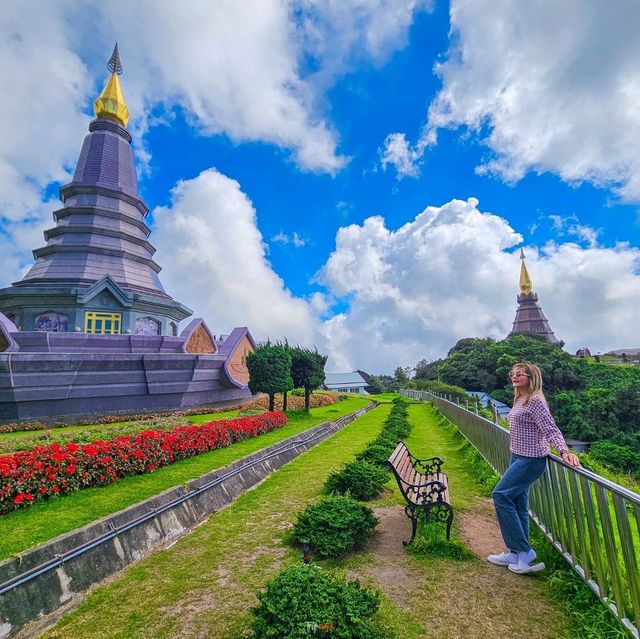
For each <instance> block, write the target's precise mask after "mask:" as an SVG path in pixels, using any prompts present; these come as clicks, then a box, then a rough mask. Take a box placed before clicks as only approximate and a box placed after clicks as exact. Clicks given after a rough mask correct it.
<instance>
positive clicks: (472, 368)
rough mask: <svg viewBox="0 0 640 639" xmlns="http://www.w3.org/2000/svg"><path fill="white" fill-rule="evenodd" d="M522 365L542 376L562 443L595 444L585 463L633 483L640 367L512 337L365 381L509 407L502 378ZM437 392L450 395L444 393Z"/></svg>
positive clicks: (638, 446)
mask: <svg viewBox="0 0 640 639" xmlns="http://www.w3.org/2000/svg"><path fill="white" fill-rule="evenodd" d="M522 361H526V362H531V363H534V364H537V365H538V366H539V367H540V369H541V370H542V375H543V378H544V392H545V395H546V397H547V400H548V402H549V406H550V408H551V411H552V412H553V415H554V417H555V419H556V421H557V423H558V426H559V427H560V428H561V429H562V431H563V432H564V434H565V435H566V436H567V437H571V438H575V439H579V440H583V441H587V442H597V445H596V444H595V443H594V444H593V445H592V446H591V449H590V454H591V455H592V456H594V457H597V458H599V461H602V462H603V463H605V464H607V463H608V465H613V467H614V468H616V470H623V471H625V472H631V473H632V474H635V475H637V476H638V477H640V366H633V365H628V366H624V365H613V364H605V363H600V362H598V361H596V360H595V358H594V359H589V358H581V357H574V356H573V355H570V354H569V353H567V352H566V351H563V350H562V349H561V348H558V347H557V346H553V345H552V344H549V343H548V342H546V341H545V340H544V339H542V338H539V337H536V336H529V335H514V336H512V337H509V338H507V339H504V340H501V341H496V340H493V339H491V338H489V337H486V338H471V337H468V338H464V339H461V340H459V341H458V342H457V343H456V344H455V345H454V346H453V347H452V348H451V349H450V350H449V352H448V353H447V356H446V357H445V358H443V359H437V360H434V361H427V360H425V359H423V360H421V361H419V362H418V363H417V364H416V365H415V366H414V367H413V368H409V369H407V368H401V367H398V368H396V370H395V373H394V375H393V377H391V376H388V377H387V378H386V379H385V378H375V377H373V376H372V378H373V379H372V381H373V384H375V383H378V384H380V385H381V386H384V385H385V383H386V384H388V386H387V387H386V388H385V390H391V388H389V386H391V387H394V388H393V389H394V390H395V388H397V387H398V386H400V387H402V386H404V387H409V388H411V387H413V388H417V389H419V390H437V388H436V386H437V385H441V386H440V389H441V390H442V392H448V393H451V394H454V395H455V394H458V393H459V392H461V391H462V389H466V390H467V391H484V392H486V393H489V394H490V395H491V397H493V398H494V399H496V400H498V401H501V402H504V403H505V404H509V405H511V403H512V402H513V389H512V386H511V383H510V381H509V377H508V373H509V371H510V370H511V367H512V366H513V365H514V364H515V363H517V362H522ZM361 374H362V372H361ZM365 375H366V374H363V377H365V379H367V377H366V376H365ZM367 381H368V383H369V384H372V382H371V381H369V380H367ZM444 385H447V386H448V387H457V390H456V391H451V390H446V389H445V388H444ZM613 460H615V464H613Z"/></svg>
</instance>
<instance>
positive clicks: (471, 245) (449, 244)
mask: <svg viewBox="0 0 640 639" xmlns="http://www.w3.org/2000/svg"><path fill="white" fill-rule="evenodd" d="M520 242H522V236H521V235H520V234H519V233H518V232H516V230H514V229H513V228H512V227H511V226H510V224H509V223H508V222H507V221H506V220H505V219H503V218H501V217H498V216H496V215H493V214H491V213H487V212H482V211H480V210H479V208H478V201H477V200H476V199H474V198H470V199H469V200H467V201H461V200H452V201H451V202H448V203H447V204H445V205H443V206H441V207H435V206H430V207H427V208H426V209H425V210H424V211H423V212H422V213H420V214H419V215H418V216H417V217H416V218H415V219H414V220H412V221H410V222H408V223H407V224H405V225H404V226H402V227H400V228H399V229H397V230H390V229H388V228H387V227H386V224H385V220H384V219H383V218H382V217H377V216H376V217H371V218H368V219H367V220H365V221H364V223H363V224H362V225H356V224H353V225H350V226H347V227H343V228H341V229H340V230H339V232H338V234H337V237H336V248H335V251H334V252H333V253H332V254H331V256H330V258H329V260H328V261H327V263H326V265H325V267H324V269H323V271H322V273H321V275H320V279H321V281H323V282H324V283H325V285H326V286H327V287H328V289H329V292H330V294H332V295H334V296H335V297H336V298H338V299H347V300H349V308H348V310H346V311H343V312H341V313H339V314H337V315H334V316H333V317H331V318H329V319H328V320H327V321H326V322H325V323H324V325H323V331H324V333H325V335H326V337H327V344H328V348H329V349H330V352H331V354H332V357H333V358H334V360H333V361H335V362H337V363H338V367H339V368H341V369H344V370H351V369H352V368H353V367H355V366H357V367H359V368H363V369H365V370H369V371H372V372H388V371H390V370H393V368H395V366H397V365H401V366H407V365H409V366H410V365H412V364H415V363H416V362H418V361H419V360H420V359H422V358H424V357H426V358H428V359H435V358H437V357H441V356H443V355H444V354H445V353H446V351H447V350H448V349H449V348H450V347H451V346H453V344H454V343H455V342H456V341H457V340H458V339H460V338H462V337H474V336H475V337H483V336H487V335H489V336H492V337H494V338H496V339H502V338H504V337H506V335H507V334H508V332H509V331H510V330H511V326H512V322H513V318H514V316H515V310H516V306H517V304H516V295H517V293H518V277H519V259H518V258H519V252H518V251H514V250H513V249H514V247H516V246H517V245H518V244H519V243H520ZM526 253H527V264H528V267H529V271H530V272H531V275H532V277H533V282H534V289H535V290H536V291H537V292H538V294H539V296H540V303H541V305H542V307H543V310H544V311H545V313H546V315H547V317H548V319H549V320H550V322H551V326H552V328H553V329H554V331H555V332H556V335H557V336H558V337H559V338H560V339H563V340H565V342H566V343H567V348H568V349H569V350H573V351H575V350H576V349H577V348H578V347H580V346H583V345H588V346H590V347H591V348H592V349H594V350H601V351H605V350H608V349H611V348H615V347H616V346H618V345H620V344H626V345H627V346H629V345H630V344H633V343H635V342H636V341H637V328H636V322H635V321H634V319H633V318H634V317H635V316H636V314H637V308H638V306H639V304H640V275H639V273H638V271H639V268H640V250H639V249H637V248H633V247H630V246H629V245H626V244H620V245H618V246H616V247H613V248H602V247H597V246H591V247H587V248H583V247H581V246H579V245H577V244H574V243H564V244H548V245H546V246H544V247H541V248H536V247H527V249H526Z"/></svg>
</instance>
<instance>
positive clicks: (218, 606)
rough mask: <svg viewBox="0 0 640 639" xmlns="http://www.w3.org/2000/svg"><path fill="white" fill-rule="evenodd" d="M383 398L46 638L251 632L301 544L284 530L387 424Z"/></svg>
mask: <svg viewBox="0 0 640 639" xmlns="http://www.w3.org/2000/svg"><path fill="white" fill-rule="evenodd" d="M390 409H391V407H390V406H387V405H385V406H380V407H378V408H376V409H375V410H373V411H371V412H369V413H367V414H366V415H364V416H363V417H360V418H359V419H357V420H356V421H354V422H352V423H351V424H349V425H348V426H346V427H345V428H344V429H343V430H341V431H340V432H338V433H336V435H334V436H333V437H331V438H329V439H328V440H326V441H325V442H322V443H321V444H319V445H318V446H316V447H315V448H313V449H312V450H311V451H309V452H307V453H305V454H303V455H301V456H300V457H298V458H297V459H295V460H293V461H291V462H290V463H288V464H287V465H285V466H284V467H283V468H281V469H280V470H278V471H276V472H274V473H273V474H272V475H271V476H270V477H269V478H267V479H266V480H265V481H264V482H263V483H262V484H260V485H259V486H258V487H256V488H255V489H254V490H251V491H248V492H246V493H245V494H243V495H241V496H240V497H239V498H238V499H237V500H236V501H235V502H234V503H233V504H232V505H230V506H229V507H227V508H226V509H224V510H222V511H220V512H218V513H216V514H215V515H213V516H212V517H211V518H210V519H209V520H208V521H207V522H206V523H205V524H203V525H202V526H200V527H199V528H197V529H196V530H194V531H193V532H191V533H190V534H189V535H186V536H185V537H183V538H182V539H181V540H180V541H178V543H177V544H176V545H175V546H173V547H171V548H169V549H167V550H165V551H162V552H158V553H155V554H154V555H152V556H150V557H148V558H147V559H145V560H143V561H141V562H140V563H139V564H138V565H136V566H134V567H132V568H130V569H129V570H127V571H126V572H125V573H124V575H123V576H122V577H121V578H119V579H117V580H116V581H114V582H112V583H110V584H108V585H105V586H102V587H100V588H98V589H96V590H95V591H94V592H93V593H92V594H91V595H89V596H88V597H87V598H86V599H85V601H84V602H83V603H82V604H81V606H80V607H79V608H78V609H77V610H76V611H74V612H72V613H70V614H69V615H67V616H65V617H64V618H63V619H62V621H61V622H60V623H59V624H58V626H56V627H55V628H54V629H53V630H51V631H50V632H49V633H48V634H47V635H46V637H50V638H62V637H73V638H74V639H82V638H91V637H96V638H100V639H107V638H109V637H118V638H120V637H122V638H124V637H126V638H131V639H135V638H137V637H144V638H147V637H154V638H162V637H221V638H222V637H224V638H225V639H232V638H239V637H246V636H247V631H248V628H249V625H250V623H251V608H252V607H253V606H254V605H256V604H257V599H256V593H257V592H258V591H259V590H261V589H262V588H263V587H264V586H265V584H266V583H267V581H268V580H269V579H270V578H272V577H273V576H274V575H275V574H276V572H277V571H278V570H279V569H280V568H281V567H282V566H283V564H284V563H286V562H293V561H300V560H301V557H300V555H299V553H297V552H295V551H291V550H289V549H287V548H286V547H284V546H283V544H282V538H283V536H284V535H285V533H286V532H287V530H288V529H289V528H290V527H291V526H292V524H293V522H294V520H295V518H296V516H297V513H298V512H299V511H300V510H302V509H303V508H304V507H305V506H306V505H307V504H308V503H309V502H311V501H312V500H314V499H315V498H317V497H318V496H319V495H320V493H321V490H322V485H323V483H324V480H325V479H326V477H327V475H328V474H329V473H330V472H331V471H332V470H335V469H336V468H338V467H339V466H341V465H342V464H343V463H344V462H345V461H348V460H350V459H352V457H353V456H354V455H355V454H356V453H357V452H359V451H360V450H362V449H363V448H364V446H365V445H366V444H367V443H368V442H369V441H371V440H372V439H373V438H374V437H375V436H376V435H377V434H378V432H379V431H380V429H381V426H382V422H383V421H384V419H385V418H386V417H387V416H388V414H389V412H390Z"/></svg>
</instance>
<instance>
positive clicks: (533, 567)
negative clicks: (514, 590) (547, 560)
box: [507, 562, 544, 575]
mask: <svg viewBox="0 0 640 639" xmlns="http://www.w3.org/2000/svg"><path fill="white" fill-rule="evenodd" d="M507 567H508V568H509V570H510V571H511V572H515V573H516V574H518V575H528V574H531V573H534V572H540V571H541V570H544V564H543V563H542V562H539V563H537V564H521V563H517V564H509V566H507Z"/></svg>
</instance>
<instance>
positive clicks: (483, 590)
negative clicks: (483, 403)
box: [352, 405, 568, 639]
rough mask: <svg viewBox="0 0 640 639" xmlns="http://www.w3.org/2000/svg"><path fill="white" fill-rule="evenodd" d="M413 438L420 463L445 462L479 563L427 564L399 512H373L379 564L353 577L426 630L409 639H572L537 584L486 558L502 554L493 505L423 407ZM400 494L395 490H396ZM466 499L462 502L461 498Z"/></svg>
mask: <svg viewBox="0 0 640 639" xmlns="http://www.w3.org/2000/svg"><path fill="white" fill-rule="evenodd" d="M410 419H411V421H412V423H414V426H415V427H414V431H413V433H412V435H411V438H410V439H409V440H408V445H409V447H410V449H411V450H412V452H414V449H415V454H416V455H417V456H418V457H420V456H425V457H426V456H431V455H433V454H437V455H440V456H442V457H443V458H444V459H445V466H446V467H447V468H446V470H447V472H448V474H449V482H450V486H451V489H452V494H453V495H456V494H457V493H458V494H459V495H460V499H459V500H458V502H459V503H457V504H456V502H455V500H454V507H455V508H456V514H455V520H454V536H455V537H456V538H457V539H458V540H460V541H462V542H463V543H464V545H465V546H466V547H467V548H469V549H470V550H471V551H472V552H473V554H474V555H475V558H474V559H470V560H465V561H453V560H451V559H435V558H432V559H429V558H427V559H421V558H416V557H413V556H411V555H409V554H408V553H407V552H406V551H405V549H404V547H403V546H402V541H403V540H405V539H408V538H409V536H410V532H411V530H410V524H409V520H408V519H407V517H406V516H405V514H404V508H403V506H402V505H400V500H399V499H398V505H393V506H388V505H386V504H387V503H388V502H389V498H385V499H384V500H382V503H383V504H384V505H380V506H378V507H377V508H376V509H375V512H376V515H377V516H378V518H379V519H380V523H379V524H378V527H377V530H378V536H377V538H376V540H375V542H374V543H373V544H372V545H371V547H370V549H369V550H370V552H371V553H372V558H373V561H372V562H370V563H368V564H365V565H363V566H362V567H360V568H358V569H357V570H355V571H352V574H353V575H355V576H359V577H361V578H363V579H364V580H367V581H373V582H375V583H377V584H378V585H379V586H380V588H381V589H382V590H383V591H384V592H385V594H386V595H387V596H388V597H389V598H390V599H392V600H393V601H394V602H395V603H396V604H397V605H398V606H400V607H401V608H403V609H405V610H406V611H407V612H409V613H410V614H411V616H412V617H413V618H414V620H416V621H417V623H418V625H420V623H421V622H423V623H424V626H423V627H422V628H414V630H415V632H414V634H412V635H411V637H414V636H415V637H420V638H424V639H432V638H433V639H435V638H436V637H437V638H439V639H461V638H463V637H464V638H465V639H467V638H468V639H476V638H477V639H487V638H488V637H490V638H497V637H500V638H502V637H508V638H510V639H511V638H512V639H519V638H522V639H561V638H563V637H567V636H568V629H567V626H566V619H565V617H564V614H563V613H562V612H561V611H560V610H559V609H558V608H557V606H555V605H554V604H553V602H551V601H550V600H549V598H548V596H547V595H546V592H545V586H544V584H543V583H542V581H541V580H540V579H539V578H537V577H535V576H521V575H516V574H513V573H511V572H509V571H508V570H507V569H505V568H500V567H496V566H492V565H491V564H489V563H488V562H487V561H486V556H487V555H488V554H491V553H493V552H498V551H500V550H502V548H503V542H502V539H501V536H500V532H499V529H498V526H497V523H496V520H495V514H494V510H493V504H492V502H491V499H490V498H488V497H484V496H482V495H480V494H479V489H478V487H477V486H476V485H475V484H474V482H473V479H472V477H471V476H470V475H469V474H468V473H467V471H466V470H465V467H464V463H461V459H460V442H459V441H458V440H456V439H455V438H452V437H451V435H450V434H448V433H446V432H444V431H443V430H442V429H441V428H439V427H438V426H437V425H436V424H435V420H434V419H433V416H432V414H431V413H430V412H428V411H427V409H426V407H425V406H424V405H417V406H412V407H411V408H410ZM396 493H397V489H396ZM463 494H464V498H462V495H463Z"/></svg>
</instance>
